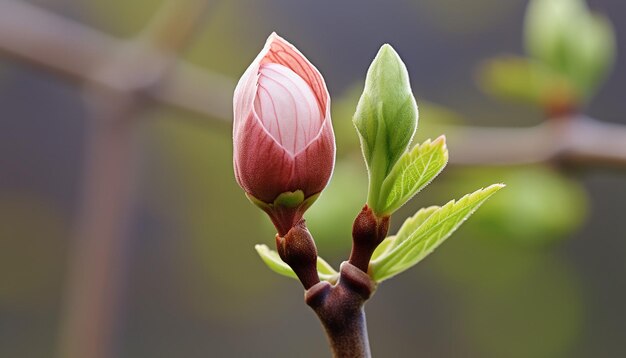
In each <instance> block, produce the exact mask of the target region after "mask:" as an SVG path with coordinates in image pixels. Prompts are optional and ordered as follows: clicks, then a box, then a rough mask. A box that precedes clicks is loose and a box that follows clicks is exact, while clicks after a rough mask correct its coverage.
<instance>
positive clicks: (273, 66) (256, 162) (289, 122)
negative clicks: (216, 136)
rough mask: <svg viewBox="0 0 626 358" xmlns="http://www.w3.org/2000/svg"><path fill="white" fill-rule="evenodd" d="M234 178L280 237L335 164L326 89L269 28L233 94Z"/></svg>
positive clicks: (319, 77)
mask: <svg viewBox="0 0 626 358" xmlns="http://www.w3.org/2000/svg"><path fill="white" fill-rule="evenodd" d="M233 110H234V127H233V144H234V146H233V147H234V166H235V177H236V178H237V182H238V183H239V185H240V186H241V187H242V188H243V189H244V190H245V192H246V194H247V195H248V197H249V198H250V200H251V201H252V202H253V203H255V204H256V205H258V206H259V207H261V208H262V209H263V210H264V211H266V212H267V213H268V214H269V216H270V218H271V219H272V221H273V223H274V225H275V226H276V228H277V230H278V232H279V234H280V235H281V236H283V235H285V234H287V232H288V231H289V229H290V228H291V227H293V226H294V225H295V224H296V223H297V222H299V221H300V219H302V215H303V214H304V211H305V210H306V209H307V208H308V207H309V206H310V205H311V204H312V203H313V201H315V199H316V198H317V196H318V195H319V193H320V192H321V191H322V189H324V187H326V184H327V183H328V180H329V179H330V176H331V174H332V171H333V166H334V163H335V138H334V134H333V128H332V124H331V120H330V96H329V94H328V90H327V89H326V84H325V83H324V79H323V78H322V75H321V74H320V73H319V71H318V70H317V69H316V68H315V67H314V66H313V65H312V64H311V63H310V62H309V61H308V60H307V59H306V58H305V57H304V56H303V55H302V54H301V53H300V52H299V51H298V50H297V49H296V48H295V47H294V46H293V45H291V44H290V43H288V42H287V41H285V40H284V39H282V38H280V37H279V36H278V35H276V34H275V33H274V34H272V35H270V37H269V38H268V40H267V42H266V44H265V47H264V48H263V50H262V51H261V53H259V55H258V56H257V57H256V59H255V60H254V61H253V62H252V64H251V65H250V67H248V69H247V70H246V72H245V73H244V74H243V76H242V77H241V79H240V80H239V83H238V84H237V88H236V89H235V94H234V99H233Z"/></svg>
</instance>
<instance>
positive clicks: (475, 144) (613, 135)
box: [449, 116, 626, 169]
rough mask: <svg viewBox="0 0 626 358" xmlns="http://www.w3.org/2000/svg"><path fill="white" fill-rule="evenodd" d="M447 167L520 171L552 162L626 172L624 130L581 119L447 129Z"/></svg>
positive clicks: (625, 133)
mask: <svg viewBox="0 0 626 358" xmlns="http://www.w3.org/2000/svg"><path fill="white" fill-rule="evenodd" d="M450 130H451V131H450V132H451V133H452V136H451V140H450V141H449V146H450V150H451V152H452V153H454V154H453V155H451V156H450V162H451V163H452V164H457V165H520V164H522V165H523V164H536V163H546V162H552V163H555V164H561V165H565V166H568V167H575V168H608V169H624V168H626V126H624V125H621V124H614V123H606V122H602V121H599V120H596V119H593V118H589V117H585V116H576V117H571V118H555V119H551V120H549V121H546V122H545V123H543V124H540V125H537V126H534V127H527V128H478V127H469V126H458V127H451V128H450Z"/></svg>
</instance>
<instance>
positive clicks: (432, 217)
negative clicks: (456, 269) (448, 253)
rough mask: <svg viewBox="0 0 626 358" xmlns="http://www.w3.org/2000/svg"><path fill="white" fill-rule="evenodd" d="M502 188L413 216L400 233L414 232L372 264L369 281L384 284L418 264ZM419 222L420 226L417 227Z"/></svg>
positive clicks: (475, 194) (486, 190)
mask: <svg viewBox="0 0 626 358" xmlns="http://www.w3.org/2000/svg"><path fill="white" fill-rule="evenodd" d="M502 187H504V185H503V184H494V185H491V186H489V187H487V188H485V189H480V190H477V191H475V192H474V193H472V194H468V195H466V196H464V197H463V198H461V199H460V200H458V201H454V200H452V201H450V202H448V203H447V204H446V205H444V206H442V207H441V208H436V209H432V208H428V209H425V210H424V212H422V214H420V213H419V212H418V213H417V215H416V216H414V217H412V218H410V219H408V220H407V221H409V223H405V225H407V226H405V230H403V235H406V233H407V232H409V231H410V229H414V230H413V232H412V233H411V234H410V235H408V237H406V239H405V240H403V241H402V242H400V243H398V244H397V245H396V246H395V247H393V248H391V249H388V250H387V252H385V253H384V254H383V255H381V256H379V257H377V258H376V260H372V261H371V263H370V275H371V276H372V279H374V280H375V281H376V282H381V281H384V280H386V279H388V278H391V277H393V276H395V275H397V274H399V273H401V272H404V271H405V270H407V269H409V268H410V267H412V266H414V265H415V264H417V263H418V262H420V261H421V260H422V259H424V258H425V257H426V256H428V255H429V254H430V253H431V252H433V251H434V250H435V249H436V248H437V247H438V246H439V245H441V244H442V243H443V242H444V241H445V240H446V239H447V238H448V237H450V235H451V234H452V233H453V232H454V231H455V230H456V229H457V228H458V227H459V226H460V225H461V224H462V223H463V222H464V221H465V220H466V219H467V218H468V217H469V216H470V215H472V213H474V211H476V209H478V207H479V206H480V205H481V204H482V203H484V202H485V200H487V199H488V198H489V197H490V196H491V195H493V194H494V193H495V192H496V191H498V190H500V189H501V188H502ZM431 211H432V212H431ZM421 220H423V222H421V224H420V221H421ZM415 226H417V227H415ZM403 227H404V225H403ZM396 240H397V238H396Z"/></svg>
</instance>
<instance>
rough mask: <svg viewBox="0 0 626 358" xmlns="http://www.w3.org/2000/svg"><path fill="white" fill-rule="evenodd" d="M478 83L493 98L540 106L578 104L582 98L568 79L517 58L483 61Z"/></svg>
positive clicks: (543, 67) (508, 57)
mask: <svg viewBox="0 0 626 358" xmlns="http://www.w3.org/2000/svg"><path fill="white" fill-rule="evenodd" d="M478 83H479V85H480V87H481V88H482V89H483V90H484V91H485V92H486V93H488V94H490V95H492V96H494V97H497V98H502V99H506V100H513V101H519V102H524V103H528V104H532V105H539V106H543V105H545V104H548V103H554V102H555V101H558V102H559V103H577V102H579V98H580V96H581V94H580V93H579V90H578V88H577V87H576V85H575V84H573V83H572V82H571V81H570V80H569V79H568V78H567V77H565V76H563V75H561V74H558V73H556V72H553V71H551V70H550V69H549V68H547V67H545V66H544V65H542V64H541V63H539V62H536V61H532V60H530V59H527V58H523V57H516V56H502V57H497V58H494V59H491V60H488V61H485V62H483V63H482V64H481V66H480V67H479V70H478Z"/></svg>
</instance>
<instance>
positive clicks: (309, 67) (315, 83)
mask: <svg viewBox="0 0 626 358" xmlns="http://www.w3.org/2000/svg"><path fill="white" fill-rule="evenodd" d="M268 44H269V49H268V52H267V54H265V56H264V57H263V59H262V60H261V64H265V63H278V64H281V65H283V66H285V67H287V68H289V69H291V70H292V71H293V72H295V73H297V74H298V75H299V76H300V77H302V78H303V79H304V80H305V82H306V83H308V84H309V86H310V87H311V89H312V90H313V93H315V97H316V98H317V101H318V102H319V104H320V107H321V108H322V113H325V112H326V110H327V109H328V100H329V95H328V90H327V89H326V83H324V78H323V77H322V75H321V74H320V72H319V71H318V70H317V68H315V66H313V64H311V62H309V60H307V58H306V57H304V55H303V54H302V53H300V51H298V49H297V48H295V47H294V46H293V45H292V44H290V43H289V42H287V41H285V39H283V38H282V37H280V36H278V35H277V34H276V33H272V34H271V35H270V37H269V38H268V39H267V44H266V46H267V45H268Z"/></svg>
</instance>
